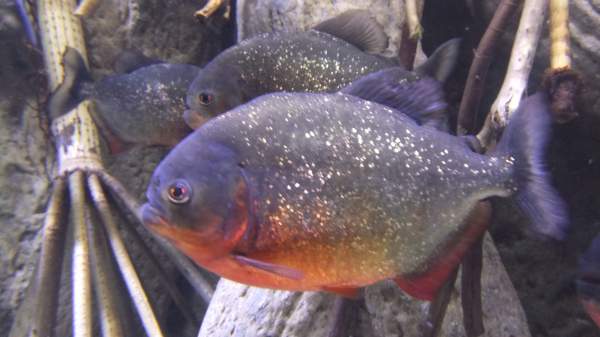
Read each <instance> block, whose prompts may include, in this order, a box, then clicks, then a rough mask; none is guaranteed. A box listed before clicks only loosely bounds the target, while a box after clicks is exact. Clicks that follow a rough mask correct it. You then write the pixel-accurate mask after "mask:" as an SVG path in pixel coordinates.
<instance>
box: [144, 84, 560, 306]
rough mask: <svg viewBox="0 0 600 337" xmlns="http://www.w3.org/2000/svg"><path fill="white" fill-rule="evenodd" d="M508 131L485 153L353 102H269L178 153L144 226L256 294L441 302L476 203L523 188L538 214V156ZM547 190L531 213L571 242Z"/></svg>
mask: <svg viewBox="0 0 600 337" xmlns="http://www.w3.org/2000/svg"><path fill="white" fill-rule="evenodd" d="M537 103H538V102H537V101H536V104H537ZM536 109H537V108H536ZM537 110H539V109H537ZM535 112H541V113H546V111H535ZM538 118H541V119H539V120H541V121H542V122H541V125H537V126H539V127H546V128H547V127H548V125H547V122H548V117H547V116H542V117H535V119H534V120H535V121H538ZM517 122H522V121H517ZM544 123H546V124H544ZM520 127H521V126H519V128H520ZM507 131H508V133H509V136H510V141H505V143H501V144H500V146H499V147H500V149H502V150H501V152H499V153H498V154H497V155H495V156H491V157H487V156H482V155H479V154H476V153H473V152H472V151H470V150H469V149H468V148H467V147H466V146H465V145H464V142H463V141H461V140H460V139H459V138H457V137H454V136H451V135H449V134H446V133H443V132H439V131H437V130H435V129H433V128H430V127H424V126H419V125H418V124H417V123H415V122H414V121H413V120H412V119H410V118H409V117H407V116H406V115H404V114H402V113H399V112H398V111H397V110H394V109H391V108H389V107H387V106H384V105H380V104H377V103H374V102H370V101H366V100H363V99H360V98H358V97H355V96H351V95H348V94H344V93H336V94H308V93H307V94H291V93H278V94H270V95H265V96H262V97H260V98H257V99H255V100H253V101H251V102H249V103H247V104H245V105H242V106H240V107H238V108H236V109H234V110H232V111H230V112H228V113H226V114H223V115H221V116H219V117H217V118H215V119H214V120H211V121H209V122H208V123H207V124H205V125H204V126H203V127H201V128H200V129H198V130H196V131H195V132H194V133H193V134H192V135H190V136H189V137H187V138H186V139H185V140H184V141H183V142H182V143H180V144H178V145H177V146H176V147H175V148H174V149H173V151H171V153H169V154H168V156H167V157H166V158H165V159H164V160H163V162H161V163H160V164H159V166H158V167H157V169H156V171H155V173H154V175H153V178H152V181H151V184H150V186H149V187H148V192H147V196H148V203H147V204H146V205H145V206H144V208H143V217H144V222H145V223H146V225H147V226H148V227H149V228H151V229H152V230H154V231H156V232H157V233H158V234H160V235H163V236H165V237H167V238H168V239H170V240H171V242H172V243H173V244H174V245H175V246H177V247H178V248H179V249H181V250H182V251H183V252H184V253H185V254H187V255H188V256H190V257H191V258H192V259H194V260H195V261H196V262H197V263H198V264H200V265H202V266H204V267H206V268H207V269H209V270H212V271H214V272H216V273H217V274H220V275H221V276H223V277H226V278H229V279H232V280H235V281H238V282H242V283H246V284H249V285H253V286H259V287H267V288H275V289H286V290H327V291H334V292H338V293H345V294H347V293H348V291H351V290H352V289H357V288H360V287H363V286H365V285H369V284H372V283H374V282H377V281H379V280H383V279H389V278H391V279H395V280H396V281H397V283H398V284H399V285H400V286H401V287H402V288H403V289H405V290H407V291H409V292H410V293H411V294H413V295H414V296H417V297H419V298H423V299H431V298H433V296H434V295H435V293H436V292H437V289H438V288H439V287H440V286H441V284H442V283H443V282H444V280H445V279H446V277H447V275H448V273H449V272H451V271H452V269H453V268H454V267H455V266H456V264H457V263H458V262H459V261H460V258H461V257H462V255H463V254H464V251H465V250H466V249H467V247H468V246H469V244H470V242H472V241H473V240H475V239H477V238H478V237H479V236H480V235H481V233H482V231H483V230H485V225H478V226H476V227H467V223H466V222H465V221H464V220H465V219H466V218H467V217H468V216H469V215H470V213H471V212H472V210H473V208H474V206H475V204H476V203H477V202H478V201H479V200H481V199H484V198H487V197H490V196H509V195H511V194H515V193H516V194H517V195H520V196H522V197H523V198H524V199H525V200H526V201H527V203H528V205H531V204H533V205H534V206H533V207H534V208H535V207H537V206H539V205H540V204H539V203H538V201H537V200H533V201H532V200H531V198H533V197H532V196H531V195H528V193H529V192H530V188H529V187H526V186H523V184H524V182H523V181H521V178H519V177H520V176H527V174H528V173H526V172H524V171H523V170H527V168H522V167H521V166H522V165H524V164H523V162H527V160H528V159H525V158H524V157H523V156H522V153H521V151H520V150H516V151H515V152H514V153H512V152H511V151H509V150H508V148H507V147H509V145H506V144H511V145H512V142H513V141H515V139H518V138H519V137H521V136H522V134H521V132H520V131H519V130H515V129H512V131H511V130H507ZM511 133H512V134H511ZM506 142H508V143H506ZM535 151H539V148H535ZM529 164H530V162H528V164H527V165H529ZM531 165H533V167H534V168H536V169H537V166H536V165H537V164H535V163H534V164H531ZM536 174H538V176H539V177H542V176H543V174H542V173H540V172H537V173H536ZM538 176H536V178H537V177H538ZM529 178H531V177H530V176H527V179H529ZM533 180H536V179H533ZM527 181H532V180H531V179H530V180H527ZM545 183H546V181H545V180H543V183H540V184H541V185H543V187H544V192H547V193H545V194H547V195H545V196H544V197H545V198H546V199H545V201H544V202H543V203H542V205H541V207H546V208H544V211H547V210H550V212H549V213H548V212H544V213H541V214H539V213H535V212H533V213H534V217H535V216H538V217H539V218H536V219H535V220H536V224H537V225H539V227H538V228H539V229H540V230H541V231H542V232H545V233H546V234H549V235H556V236H560V234H561V232H562V226H563V225H564V218H563V216H564V214H563V213H562V203H561V201H560V199H558V197H556V195H555V194H554V191H553V190H552V189H551V187H549V186H546V185H545ZM537 187H539V186H537ZM182 195H185V196H186V198H184V199H185V200H183V199H179V196H182ZM549 206H552V207H549ZM544 226H547V227H544ZM542 227H544V228H542Z"/></svg>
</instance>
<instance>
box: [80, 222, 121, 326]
mask: <svg viewBox="0 0 600 337" xmlns="http://www.w3.org/2000/svg"><path fill="white" fill-rule="evenodd" d="M94 220H96V219H94ZM87 230H88V235H89V237H90V243H91V248H92V249H91V253H92V254H91V262H92V270H93V272H94V273H93V275H94V286H95V287H94V289H95V290H96V299H97V301H98V304H99V305H98V307H99V312H100V327H101V329H102V335H103V336H104V337H121V336H124V335H123V327H122V324H121V320H120V318H119V315H118V310H117V299H116V298H115V293H116V290H117V284H116V282H115V281H116V280H115V279H114V273H111V271H112V270H111V265H110V262H111V260H110V255H109V251H108V247H107V245H106V237H105V236H104V233H103V232H102V229H101V228H99V227H98V226H96V224H95V223H94V222H93V221H92V219H91V214H89V216H88V221H87Z"/></svg>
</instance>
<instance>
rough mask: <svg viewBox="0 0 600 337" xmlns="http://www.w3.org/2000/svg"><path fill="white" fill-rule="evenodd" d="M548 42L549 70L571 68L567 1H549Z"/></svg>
mask: <svg viewBox="0 0 600 337" xmlns="http://www.w3.org/2000/svg"><path fill="white" fill-rule="evenodd" d="M550 41H551V44H550V68H552V69H563V68H571V46H570V40H569V1H568V0H550Z"/></svg>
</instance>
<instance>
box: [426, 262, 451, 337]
mask: <svg viewBox="0 0 600 337" xmlns="http://www.w3.org/2000/svg"><path fill="white" fill-rule="evenodd" d="M457 274H458V268H455V269H454V271H453V272H452V273H451V274H450V275H449V276H448V279H447V280H446V282H444V285H443V286H442V287H441V288H440V290H439V291H438V293H437V294H436V295H435V298H434V300H433V301H432V302H431V304H430V305H429V310H428V312H427V320H426V321H425V322H424V326H423V327H422V330H423V336H424V337H437V336H439V334H440V330H441V328H442V323H443V322H444V317H445V316H446V310H447V309H448V304H449V303H450V298H451V297H452V296H451V295H452V291H454V282H456V276H457Z"/></svg>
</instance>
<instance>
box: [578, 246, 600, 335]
mask: <svg viewBox="0 0 600 337" xmlns="http://www.w3.org/2000/svg"><path fill="white" fill-rule="evenodd" d="M575 284H576V287H577V293H578V294H579V300H580V301H581V303H582V304H583V307H584V308H585V310H586V311H587V313H588V315H590V317H591V318H592V320H594V322H595V323H596V325H597V326H598V327H600V235H598V236H596V238H594V241H592V244H591V245H590V248H588V250H587V251H586V253H585V254H584V255H583V256H582V257H581V259H580V261H579V270H578V275H577V280H576V281H575Z"/></svg>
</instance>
